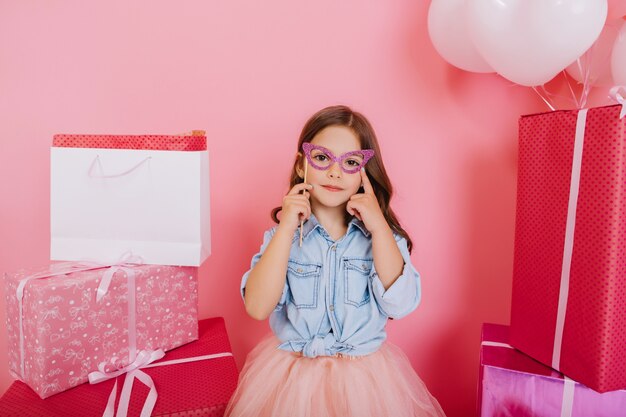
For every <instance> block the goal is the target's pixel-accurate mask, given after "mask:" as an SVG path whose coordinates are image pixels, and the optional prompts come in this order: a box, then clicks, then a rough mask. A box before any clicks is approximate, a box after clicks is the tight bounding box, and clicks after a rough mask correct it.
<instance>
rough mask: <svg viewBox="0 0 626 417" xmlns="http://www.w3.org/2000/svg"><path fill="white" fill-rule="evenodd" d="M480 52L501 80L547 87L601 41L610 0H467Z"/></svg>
mask: <svg viewBox="0 0 626 417" xmlns="http://www.w3.org/2000/svg"><path fill="white" fill-rule="evenodd" d="M467 6H468V7H467V12H468V22H469V33H470V35H471V37H472V40H473V41H474V45H475V46H476V49H477V50H478V51H479V52H480V54H481V55H482V56H483V58H485V60H486V61H487V62H488V63H489V65H491V67H492V68H493V69H494V70H495V71H496V72H497V73H498V74H500V75H502V76H503V77H505V78H507V79H509V80H511V81H513V82H515V83H517V84H521V85H526V86H536V85H541V84H545V83H546V82H548V81H550V80H551V79H552V78H553V77H554V76H555V75H557V74H558V73H559V72H561V71H562V70H563V69H565V67H567V66H568V65H569V64H571V63H572V62H574V61H575V60H576V59H577V58H578V57H579V56H580V55H582V54H583V53H584V52H585V51H586V50H587V49H589V47H590V46H591V45H592V44H593V42H594V41H595V40H596V39H597V38H598V36H599V35H600V32H601V31H602V28H603V26H604V22H605V21H606V15H607V0H468V4H467Z"/></svg>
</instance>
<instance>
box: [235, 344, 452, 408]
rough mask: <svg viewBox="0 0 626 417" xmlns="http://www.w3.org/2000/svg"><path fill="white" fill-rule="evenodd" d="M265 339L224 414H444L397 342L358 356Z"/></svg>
mask: <svg viewBox="0 0 626 417" xmlns="http://www.w3.org/2000/svg"><path fill="white" fill-rule="evenodd" d="M279 344H280V342H279V340H278V339H277V338H276V337H275V336H272V337H269V338H267V339H264V340H263V341H262V342H261V343H259V345H258V346H256V347H255V348H254V349H253V350H252V351H251V352H250V354H249V355H248V357H247V359H246V364H245V365H244V368H243V369H242V371H241V375H240V376H239V384H238V386H237V390H236V391H235V393H234V394H233V397H232V398H231V400H230V403H229V404H228V407H227V409H226V414H225V416H227V417H240V416H255V417H270V416H271V417H322V416H324V417H335V416H341V417H343V416H356V417H386V416H394V417H398V416H402V417H408V416H420V417H421V416H423V417H427V416H428V417H431V416H437V417H438V416H445V414H444V412H443V410H442V409H441V407H440V406H439V403H438V402H437V400H436V399H435V398H434V397H433V396H432V395H431V394H430V393H429V392H428V389H427V388H426V386H425V385H424V383H423V382H422V380H421V379H420V378H419V376H418V375H417V374H416V373H415V371H414V370H413V368H412V367H411V363H410V362H409V360H408V358H407V357H406V355H405V354H404V352H402V350H401V349H400V348H398V347H397V346H394V345H391V344H389V343H384V344H383V345H382V347H381V348H380V349H379V350H378V351H377V352H375V353H372V354H371V355H367V356H361V357H355V358H345V357H344V358H337V357H317V358H306V357H302V356H299V355H297V354H294V353H292V352H286V351H283V350H280V349H277V346H278V345H279Z"/></svg>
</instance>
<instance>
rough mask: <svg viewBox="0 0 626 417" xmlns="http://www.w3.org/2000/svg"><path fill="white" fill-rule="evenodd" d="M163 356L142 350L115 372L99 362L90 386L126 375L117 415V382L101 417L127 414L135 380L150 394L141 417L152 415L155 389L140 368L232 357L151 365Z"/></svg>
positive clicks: (193, 359) (223, 354) (222, 355)
mask: <svg viewBox="0 0 626 417" xmlns="http://www.w3.org/2000/svg"><path fill="white" fill-rule="evenodd" d="M163 356H165V352H163V350H162V349H158V350H153V351H149V350H142V351H140V352H139V353H138V354H137V357H136V358H135V360H134V361H133V362H132V363H130V364H128V365H126V366H125V367H123V368H121V369H119V370H117V371H111V372H106V371H105V369H104V368H105V366H106V364H107V362H101V363H100V364H99V365H98V370H97V371H94V372H91V373H90V374H89V382H90V383H91V384H97V383H99V382H102V381H106V380H108V379H111V378H116V377H118V376H120V375H122V374H124V373H126V378H125V379H124V385H123V387H122V393H121V394H120V403H119V404H118V409H117V414H116V413H115V400H116V398H117V381H115V384H114V385H113V389H112V390H111V394H109V399H108V401H107V405H106V408H105V409H104V413H103V414H102V417H114V416H116V417H126V416H127V414H128V406H129V404H130V394H131V392H132V389H133V382H134V381H135V378H137V379H138V380H140V381H141V382H143V383H144V384H145V385H146V386H147V387H148V388H149V389H150V392H149V393H148V396H147V397H146V400H145V401H144V403H143V407H142V409H141V417H149V416H150V415H151V414H152V410H153V409H154V406H155V404H156V401H157V398H158V394H157V390H156V387H155V385H154V381H153V380H152V378H151V377H150V375H148V374H146V373H145V372H143V371H142V370H141V369H142V368H152V367H155V366H167V365H175V364H179V363H186V362H195V361H201V360H207V359H215V358H223V357H227V356H233V354H232V353H231V352H222V353H215V354H212V355H204V356H196V357H192V358H183V359H173V360H170V361H163V362H159V363H152V362H154V361H157V360H159V359H161V358H162V357H163Z"/></svg>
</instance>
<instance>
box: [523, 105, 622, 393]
mask: <svg viewBox="0 0 626 417" xmlns="http://www.w3.org/2000/svg"><path fill="white" fill-rule="evenodd" d="M620 110H621V106H607V107H599V108H591V109H583V110H571V111H555V112H549V113H541V114H534V115H529V116H523V117H522V118H521V119H520V122H519V171H518V187H517V214H516V227H515V255H514V268H513V271H514V272H513V295H512V303H511V344H512V345H513V346H515V347H516V348H518V349H520V350H521V351H523V352H524V353H526V354H528V355H529V356H531V357H533V358H535V359H537V360H538V361H540V362H542V363H544V364H546V365H548V366H550V367H552V368H554V369H556V370H558V371H560V372H562V373H564V374H565V375H567V376H568V377H570V378H572V379H574V380H576V381H580V382H582V383H584V384H585V385H587V386H589V387H591V388H593V389H595V390H597V391H599V392H606V391H613V390H616V389H624V388H626V118H624V119H620V117H619V116H620Z"/></svg>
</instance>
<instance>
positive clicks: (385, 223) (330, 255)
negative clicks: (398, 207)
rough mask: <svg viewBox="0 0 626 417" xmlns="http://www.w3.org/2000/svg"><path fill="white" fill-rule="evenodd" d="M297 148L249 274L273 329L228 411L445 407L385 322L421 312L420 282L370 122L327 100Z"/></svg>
mask: <svg viewBox="0 0 626 417" xmlns="http://www.w3.org/2000/svg"><path fill="white" fill-rule="evenodd" d="M297 149H298V153H297V156H296V161H295V163H294V166H293V172H292V175H291V181H290V188H291V189H290V191H289V193H288V194H287V195H286V196H285V197H284V198H283V204H282V207H277V208H275V209H274V210H273V211H272V218H273V219H274V221H276V223H278V225H277V226H275V227H273V228H272V229H270V230H268V231H266V232H265V235H264V237H263V244H262V246H261V249H260V251H259V253H257V254H256V255H255V256H254V257H253V258H252V263H251V269H250V270H249V271H248V272H246V273H245V274H244V276H243V278H242V283H241V292H242V296H243V298H244V302H245V307H246V311H247V312H248V314H249V315H250V316H252V317H253V318H255V319H258V320H263V319H265V318H267V317H268V316H269V319H270V327H271V328H272V331H273V333H274V334H273V335H272V336H271V337H269V338H267V339H265V340H263V341H262V342H261V343H260V344H259V345H258V346H257V347H255V348H254V349H253V350H252V351H251V352H250V354H249V355H248V357H247V360H246V364H245V366H244V368H243V370H242V372H241V375H240V378H239V385H238V388H237V390H236V392H235V394H234V395H233V397H232V399H231V401H230V403H229V405H228V408H227V410H226V416H268V417H270V416H271V417H282V416H285V417H287V416H289V417H302V416H311V417H318V416H356V417H368V416H371V417H383V416H394V417H407V416H444V412H443V410H442V409H441V407H440V406H439V403H438V402H437V400H436V399H435V398H434V397H432V395H431V394H430V393H429V392H428V389H427V388H426V386H425V385H424V383H423V382H422V381H421V379H420V378H419V377H418V375H417V374H416V373H415V371H414V370H413V368H412V367H411V363H410V362H409V360H408V358H407V357H406V356H405V355H404V353H403V352H402V351H401V350H400V348H398V347H396V346H394V345H392V344H390V343H388V342H385V339H386V333H385V325H386V323H387V319H389V318H394V319H397V318H401V317H404V316H406V315H407V314H409V313H410V312H411V311H413V310H414V309H415V308H416V307H417V305H418V303H419V301H420V295H421V291H420V277H419V274H418V273H417V271H416V270H415V268H414V267H413V265H411V259H410V257H409V253H410V251H411V247H412V244H411V239H410V238H409V236H408V235H407V233H406V232H405V231H404V229H402V227H401V226H400V224H399V222H398V220H397V218H396V216H395V214H394V213H393V211H392V210H391V208H390V207H389V201H390V199H391V195H392V186H391V183H390V181H389V178H388V177H387V173H386V171H385V167H384V165H383V161H382V158H381V155H380V150H379V147H378V141H377V139H376V135H375V133H374V130H373V129H372V126H371V125H370V123H369V122H368V121H367V119H366V118H365V117H364V116H363V115H361V114H360V113H357V112H354V111H352V110H351V109H350V108H348V107H345V106H333V107H328V108H325V109H323V110H320V111H319V112H317V113H316V114H315V115H313V116H312V117H311V119H309V121H308V122H307V123H306V124H305V126H304V128H303V130H302V134H301V135H300V139H299V141H298V148H297ZM305 176H306V181H305ZM279 212H280V221H279V220H278V217H277V214H278V213H279ZM303 222H304V224H303V225H302V223H303Z"/></svg>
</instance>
